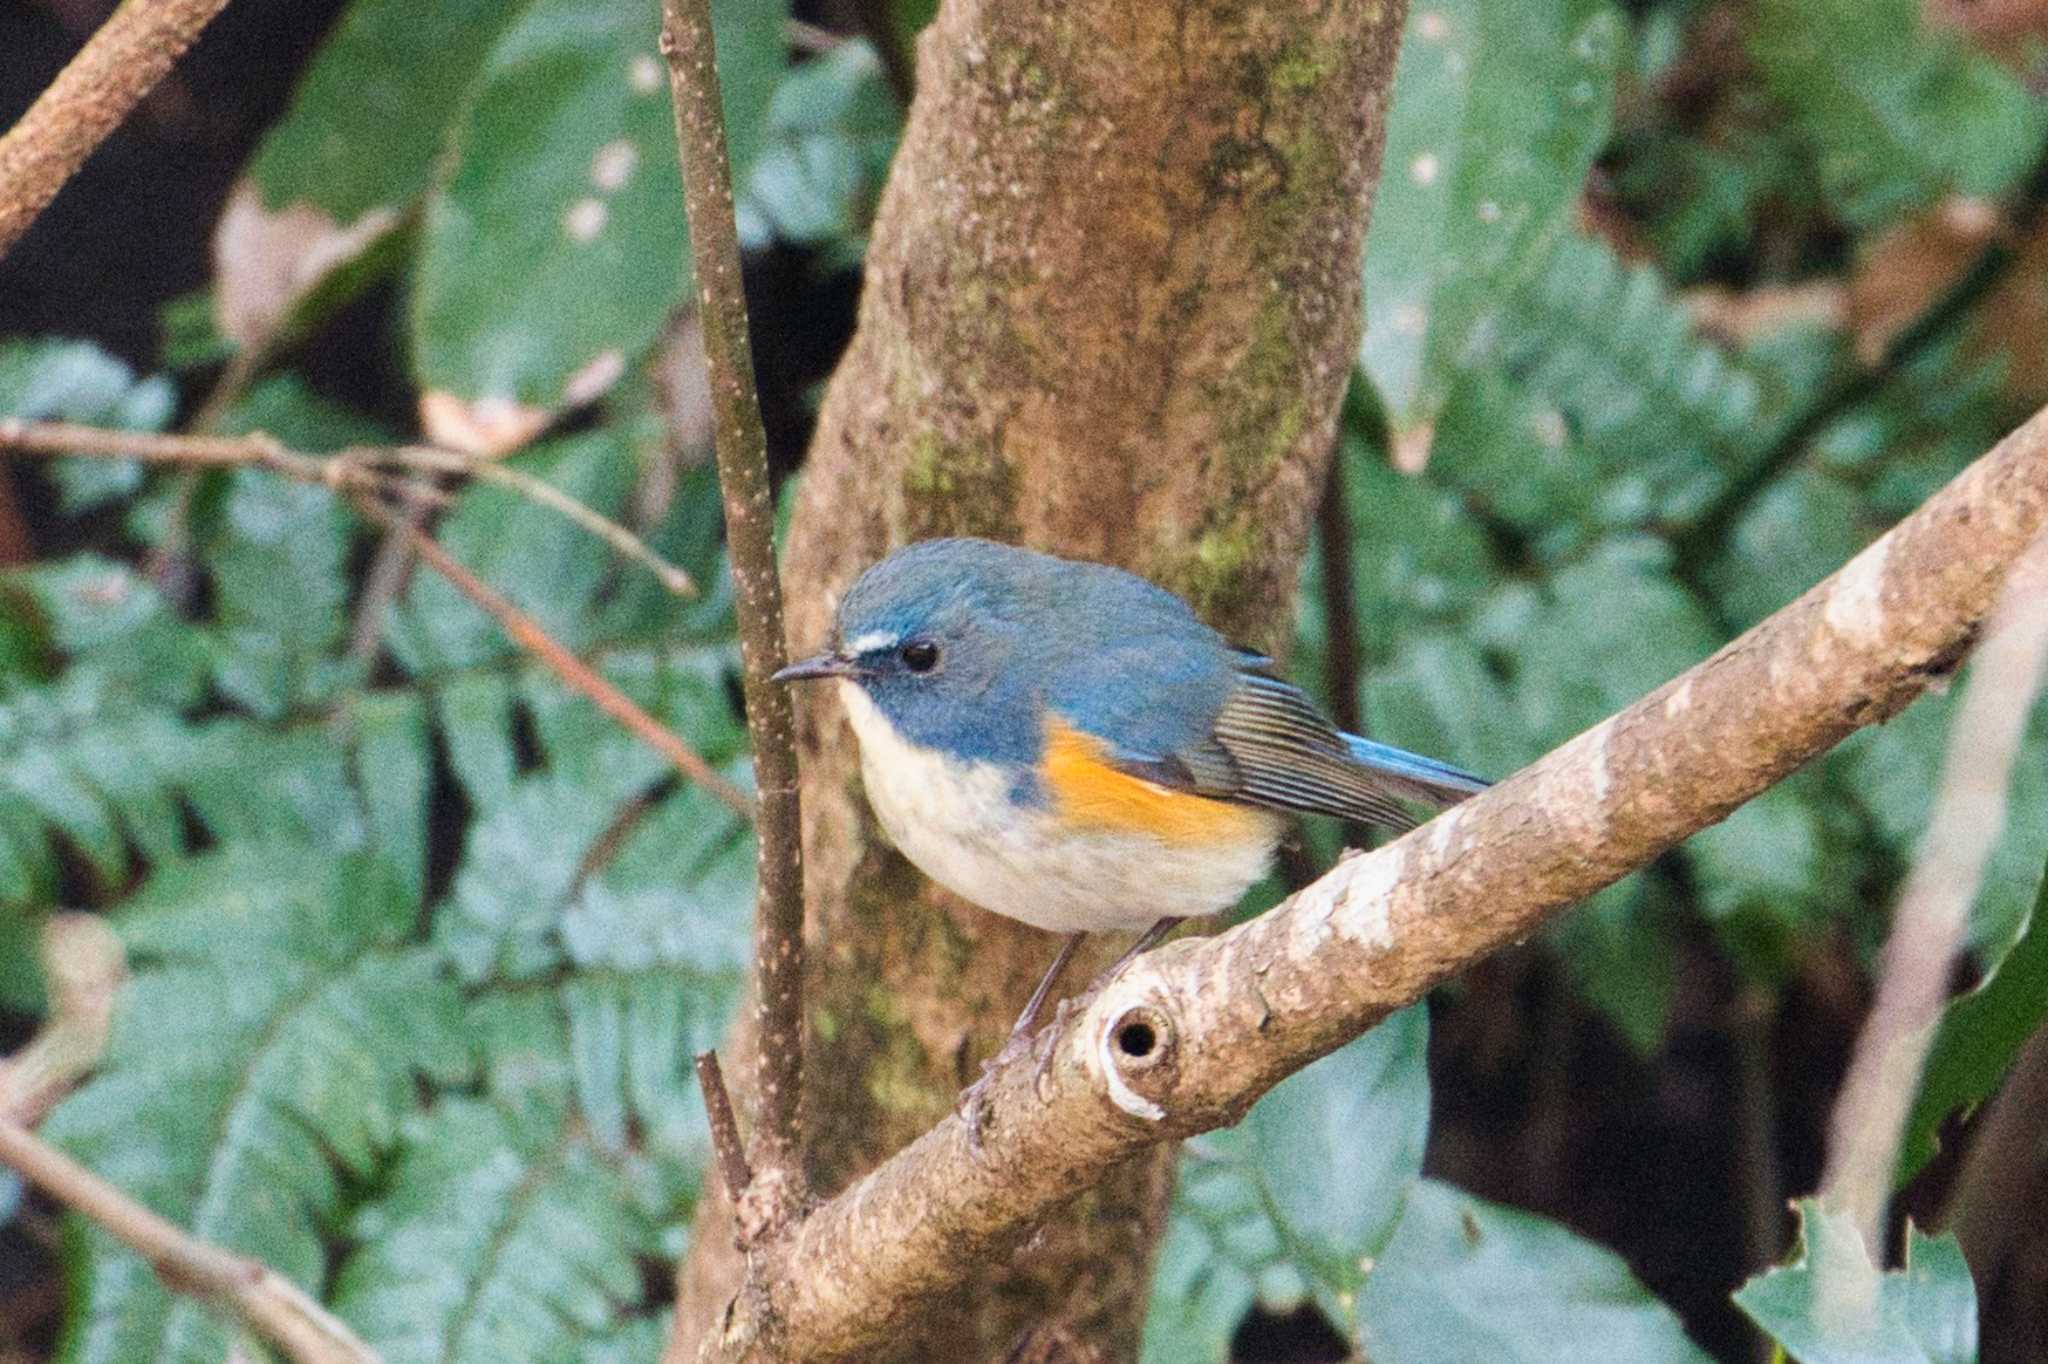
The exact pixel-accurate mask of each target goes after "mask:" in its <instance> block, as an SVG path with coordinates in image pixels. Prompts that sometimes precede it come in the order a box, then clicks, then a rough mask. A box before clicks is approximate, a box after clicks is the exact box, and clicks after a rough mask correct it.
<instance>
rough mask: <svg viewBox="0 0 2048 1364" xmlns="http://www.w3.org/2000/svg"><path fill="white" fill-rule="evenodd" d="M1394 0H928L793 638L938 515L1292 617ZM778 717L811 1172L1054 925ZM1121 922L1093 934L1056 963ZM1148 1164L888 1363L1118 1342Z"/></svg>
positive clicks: (727, 1258)
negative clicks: (794, 820) (924, 833)
mask: <svg viewBox="0 0 2048 1364" xmlns="http://www.w3.org/2000/svg"><path fill="white" fill-rule="evenodd" d="M1404 12H1405V6H1404V5H1402V4H1400V3H1393V4H1378V3H1372V2H1371V0H1335V2H1334V3H1331V4H1328V5H1324V6H1319V7H1305V6H1303V7H1296V6H1258V5H1249V4H1241V3H1206V4H1205V3H1182V4H1164V5H1149V4H1138V5H1130V4H1123V3H1118V2H1117V0H1076V3H1071V4H1059V5H1030V4H1022V3H1015V2H1014V0H946V3H945V4H944V5H943V6H942V8H941V11H940V13H939V15H938V17H937V19H936V20H935V21H934V23H933V24H932V26H931V27H930V29H929V30H927V32H926V33H925V34H924V35H923V37H922V38H921V39H920V40H919V44H918V68H917V76H918V94H917V98H916V100H915V101H914V103H913V107H912V110H911V114H910V120H909V126H908V128H907V129H906V132H905V136H904V139H903V143H902V147H901V150H900V151H899V153H898V155H897V160H896V164H895V166H894V167H893V168H892V171H891V174H890V180H889V184H888V187H887V189H886V191H885V193H884V196H883V199H882V203H881V206H880V209H879V212H878V217H877V222H876V227H875V232H874V236H873V240H872V244H871V246H870V249H869V256H868V261H867V268H866V278H865V287H864V292H863V296H862V302H861V312H860V320H859V326H858V329H857V331H856V335H855V337H854V341H853V344H852V347H851V348H850V350H849V352H848V354H847V356H846V357H845V359H844V360H843V361H842V363H841V365H840V367H839V369H838V371H837V372H836V374H835V376H834V378H833V380H832V383H831V385H830V387H829V389H828V391H827V396H826V400H825V405H824V409H823V412H822V414H821V418H820V423H819V429H818V434H817V437H816V439H815V441H814V443H813V445H812V449H811V453H810V458H809V462H808V464H807V466H806V469H805V472H804V475H803V486H802V488H801V490H800V492H799V497H798V503H797V509H796V514H795V520H794V524H793V528H792V532H791V543H790V546H789V551H788V556H787V568H786V577H787V580H788V582H789V584H790V601H791V611H790V621H791V625H790V629H791V634H792V644H793V646H795V647H797V648H806V647H810V646H813V645H815V644H816V642H817V641H818V640H819V639H821V638H822V637H823V636H824V634H825V631H826V629H827V626H828V623H829V619H830V611H831V607H832V604H833V603H834V602H835V601H836V600H837V598H838V595H839V594H840V592H842V591H843V590H844V588H845V586H846V585H847V583H849V582H850V581H851V580H852V578H853V577H854V575H856V574H857V573H858V572H859V571H860V570H861V569H862V568H863V567H865V566H866V565H867V564H869V563H871V562H873V561H874V560H875V559H877V558H879V557H880V556H881V555H882V554H884V553H885V552H887V550H888V549H890V548H891V547H893V546H895V545H897V544H901V543H903V542H905V541H907V540H911V539H918V538H923V537H927V536H932V535H940V534H961V533H967V534H982V535H991V536H996V537H1000V538H1003V539H1008V540H1013V541H1017V542H1020V543H1024V544H1029V545H1033V546H1036V547H1040V548H1044V549H1049V550H1054V551H1057V552H1060V553H1064V554H1068V555H1073V556H1079V557H1086V558H1093V559H1100V560H1104V561H1108V562H1112V563H1118V564H1121V565H1124V566H1126V567H1129V568H1132V569H1134V570H1136V571H1138V572H1141V573H1144V574H1146V575H1147V576H1149V577H1151V578H1153V579H1154V580H1156V581H1158V582H1160V583H1162V584H1164V585H1166V586H1167V587H1170V588H1172V589H1174V590H1176V591H1179V592H1182V593H1183V594H1185V595H1187V596H1188V597H1189V599H1190V600H1191V601H1193V602H1194V603H1195V605H1196V608H1197V610H1198V611H1200V612H1201V614H1202V615H1203V616H1204V618H1205V619H1207V620H1209V621H1210V622H1211V623H1212V624H1214V625H1216V626H1217V627H1218V628H1220V629H1222V630H1224V631H1226V632H1227V633H1229V634H1231V635H1233V636H1234V637H1237V638H1240V639H1243V640H1245V641H1246V642H1248V643H1251V644H1255V645H1259V646H1262V647H1272V646H1274V645H1276V644H1278V643H1279V642H1280V635H1281V633H1282V632H1283V631H1284V628H1285V623H1286V621H1287V619H1288V608H1289V605H1290V603H1291V600H1292V595H1293V585H1294V582H1295V580H1296V576H1297V573H1298V568H1299V561H1300V555H1301V552H1302V549H1303V546H1304V544H1305V542H1306V538H1307V531H1308V525H1309V520H1310V517H1311V514H1312V508H1313V501H1314V498H1315V496H1316V494H1317V491H1318V490H1319V489H1320V488H1321V486H1322V483H1323V479H1324V476H1325V472H1326V469H1327V462H1328V459H1329V454H1330V448H1331V439H1332V433H1333V430H1334V426H1335V422H1336V417H1337V412H1338V407H1339V404H1340V401H1341V398H1342V394H1343V388H1344V384H1345V382H1346V379H1347V377H1348V375H1349V373H1350V369H1351V361H1352V356H1353V355H1355V354H1356V349H1357V342H1358V328H1359V318H1360V308H1359V296H1358V291H1359V268H1358V267H1359V260H1360V253H1361V250H1362V245H1363V240H1364V232H1365V224H1366V215H1367V211H1368V208H1369V204H1370V194H1371V184H1372V180H1373V178H1374V176H1375V175H1376V173H1377V169H1378V164H1379V156H1380V147H1381V141H1382V113H1383V108H1384V103H1385V95H1386V91H1387V88H1388V86H1389V84H1390V83H1391V80H1392V77H1393V69H1394V58H1395V54H1396V50H1397V46H1398V42H1399V35H1400V28H1401V22H1402V18H1403V15H1404ZM799 744H800V750H801V753H802V757H803V761H804V767H805V856H806V864H807V867H808V872H809V885H808V889H807V900H808V904H809V920H810V921H809V930H808V936H809V938H810V941H811V944H812V955H811V961H812V972H811V978H810V981H809V986H808V991H809V993H808V997H807V1007H808V1008H809V1010H810V1013H811V1016H812V1018H813V1019H814V1020H817V1021H818V1023H819V1026H815V1027H813V1029H812V1047H813V1050H814V1053H815V1054H814V1055H813V1056H812V1057H811V1058H810V1062H809V1064H808V1065H807V1067H806V1074H807V1076H808V1077H809V1083H810V1091H809V1093H808V1094H807V1096H806V1112H807V1115H808V1122H809V1131H810V1135H811V1147H812V1152H811V1166H812V1172H813V1176H814V1180H815V1182H816V1186H817V1188H818V1190H819V1192H820V1193H821V1194H824V1195H829V1194H831V1193H832V1192H833V1191H835V1190H837V1189H838V1188H840V1187H842V1186H843V1185H844V1184H845V1183H846V1182H847V1181H848V1180H849V1179H850V1178H852V1177H853V1176H854V1175H856V1174H858V1173H859V1172H861V1171H863V1170H865V1169H867V1168H869V1167H871V1166H872V1165H874V1164H875V1163H876V1162H878V1161H879V1160H880V1159H881V1158H882V1157H883V1156H885V1155H887V1154H888V1153H889V1152H891V1151H893V1150H895V1149H896V1148H898V1147H900V1146H902V1145H903V1144H904V1143H906V1142H907V1141H909V1140H910V1139H911V1138H913V1137H914V1136H916V1135H917V1134H918V1133H919V1132H921V1131H923V1130H924V1129H925V1128H927V1127H928V1126H930V1125H931V1123H932V1121H933V1120H934V1119H935V1118H937V1117H939V1116H941V1115H943V1114H944V1113H945V1112H946V1111H947V1109H948V1107H949V1106H950V1105H951V1103H952V1102H953V1098H954V1096H955V1094H956V1093H957V1092H958V1090H959V1088H960V1086H961V1085H962V1084H963V1083H965V1082H966V1081H967V1080H968V1079H970V1078H971V1077H972V1076H973V1075H974V1074H975V1073H976V1072H977V1070H978V1065H979V1061H980V1060H981V1058H982V1057H984V1056H986V1055H988V1054H989V1053H990V1052H991V1051H992V1050H993V1049H994V1047H995V1045H996V1044H997V1043H998V1042H999V1041H1000V1040H1001V1035H1002V1033H1003V1031H1004V1029H1005V1027H1006V1026H1007V1023H1008V1020H1009V1019H1010V1018H1011V1016H1012V1015H1013V1014H1014V1013H1015V1011H1016V1009H1017V1007H1018V1006H1019V1005H1020V1004H1021V1002H1022V1000H1023V998H1024V996H1025V995H1026V994H1027V993H1028V992H1029V991H1030V989H1031V986H1032V985H1033V983H1034V982H1035V981H1036V979H1037V976H1038V974H1039V973H1040V971H1042V969H1043V968H1044V966H1045V964H1046V963H1047V962H1048V961H1049V960H1050V957H1051V954H1052V951H1053V949H1054V945H1055V944H1054V940H1053V939H1052V938H1051V937H1049V936H1048V935H1045V934H1042V933H1038V932H1036V931H1034V930H1031V929H1028V928H1024V927H1022V926H1020V925H1016V924H1012V923H1010V922H1008V921H1006V920H1002V919H998V918H996V917H995V916H992V915H989V914H987V913H985V912H983V911H981V910H979V909H976V908H973V907H971V906H968V905H964V904H962V903H960V902H958V901H956V900H952V899H950V898H949V897H946V896H944V895H942V894H940V893H938V892H937V891H935V890H933V889H932V888H930V887H929V886H928V885H927V884H926V883H925V882H924V881H923V879H922V878H921V877H919V876H918V875H917V874H916V873H915V872H914V871H913V870H911V869H910V868H909V867H908V866H907V865H906V864H905V863H904V862H903V861H902V859H901V858H900V857H899V856H898V855H897V854H896V853H895V852H894V851H893V850H892V849H891V848H890V847H889V846H888V844H887V841H886V839H885V838H884V837H883V835H882V834H881V833H880V831H879V830H878V828H877V827H876V826H875V824H874V822H873V819H872V817H871V816H870V815H869V814H868V812H867V809H866V806H865V804H864V802H863V801H862V799H861V794H860V782H859V776H858V762H857V755H856V754H855V751H854V748H853V744H852V739H851V736H850V735H849V734H848V732H847V731H846V729H845V726H844V723H843V721H842V719H841V717H840V714H839V710H838V706H837V702H836V700H835V699H834V698H833V697H832V696H831V694H830V693H829V692H823V691H821V692H819V693H817V694H814V695H812V696H810V697H808V698H806V704H805V705H804V706H803V707H802V710H801V713H800V716H799ZM1121 946H1122V944H1121V943H1119V942H1116V941H1105V942H1100V943H1096V944H1094V951H1093V953H1092V955H1084V957H1083V958H1082V959H1081V960H1080V961H1079V962H1077V964H1076V966H1075V968H1074V971H1073V974H1072V975H1071V976H1070V979H1069V983H1070V985H1072V984H1074V983H1078V982H1079V981H1081V980H1083V979H1085V977H1086V975H1087V974H1088V973H1090V972H1093V971H1097V970H1100V969H1101V967H1102V966H1103V965H1104V964H1105V963H1106V961H1107V960H1108V957H1109V955H1110V954H1112V953H1113V952H1115V951H1117V950H1120V948H1121ZM740 1041H741V1043H742V1045H744V1042H745V1039H740ZM1171 1159H1172V1155H1171V1152H1170V1151H1168V1150H1162V1151H1159V1152H1157V1153H1154V1154H1153V1155H1151V1156H1148V1157H1146V1158H1142V1159H1140V1160H1138V1161H1137V1162H1135V1163H1134V1164H1133V1165H1131V1166H1129V1167H1126V1168H1125V1169H1124V1170H1122V1171H1120V1172H1119V1173H1118V1174H1117V1175H1115V1176H1113V1177H1112V1178H1110V1179H1109V1180H1107V1181H1105V1182H1104V1183H1103V1184H1102V1185H1100V1186H1098V1187H1097V1188H1096V1189H1094V1190H1092V1191H1090V1192H1089V1193H1087V1194H1086V1195H1085V1196H1084V1197H1082V1198H1079V1199H1077V1200H1076V1202H1075V1203H1074V1204H1073V1205H1071V1206H1070V1208H1069V1209H1068V1210H1067V1212H1066V1213H1065V1215H1064V1216H1062V1217H1061V1218H1059V1219H1056V1221H1055V1222H1054V1223H1053V1224H1051V1225H1048V1226H1046V1227H1044V1228H1042V1229H1041V1230H1040V1231H1039V1232H1038V1233H1037V1234H1036V1235H1035V1236H1034V1238H1033V1239H1032V1242H1031V1245H1030V1250H1029V1253H1028V1254H1026V1255H1021V1256H1019V1257H1017V1265H1018V1267H1017V1268H1016V1269H1015V1270H1013V1271H1012V1272H1011V1273H1010V1274H1008V1275H1006V1276H1003V1277H1001V1278H999V1279H990V1280H988V1281H985V1282H983V1283H981V1284H979V1285H977V1289H976V1292H975V1293H974V1294H973V1295H972V1297H971V1298H970V1299H968V1300H965V1301H962V1302H960V1303H958V1304H957V1306H956V1308H955V1310H953V1311H950V1312H948V1313H947V1314H945V1317H944V1319H943V1320H940V1319H934V1320H932V1321H929V1322H926V1323H923V1324H921V1326H920V1327H919V1329H917V1330H916V1331H913V1332H909V1333H906V1334H904V1335H903V1336H902V1337H901V1338H900V1339H899V1340H898V1341H897V1343H896V1344H895V1345H894V1346H893V1347H892V1348H891V1350H890V1351H889V1352H888V1353H887V1356H886V1357H888V1358H895V1359H904V1360H930V1359H959V1360H979V1359H988V1358H1000V1357H1002V1355H1003V1353H1004V1352H1005V1351H1006V1350H1007V1349H1008V1348H1010V1347H1011V1346H1012V1345H1013V1344H1014V1343H1015V1342H1016V1341H1017V1340H1018V1338H1019V1337H1020V1335H1021V1334H1022V1333H1023V1332H1025V1331H1027V1330H1029V1329H1033V1328H1044V1327H1047V1326H1054V1325H1057V1326H1059V1327H1062V1328H1064V1329H1066V1330H1067V1331H1069V1333H1070V1334H1072V1335H1073V1336H1074V1337H1075V1338H1078V1339H1081V1340H1085V1341H1087V1342H1089V1343H1090V1345H1091V1346H1093V1347H1094V1348H1097V1349H1099V1350H1101V1351H1103V1352H1104V1357H1105V1358H1110V1359H1118V1358H1129V1357H1131V1356H1133V1355H1134V1354H1135V1342H1136V1338H1137V1332H1138V1329H1139V1326H1140V1324H1141V1314H1142V1311H1143V1307H1144V1302H1145V1296H1146V1287H1147V1282H1148V1279H1149V1270H1150V1251H1151V1247H1152V1244H1153V1242H1154V1240H1155V1239H1156V1236H1157V1232H1158V1230H1159V1227H1160V1224H1161V1220H1162V1218H1163V1212H1164V1205H1165V1199H1166V1195H1167V1192H1168V1189H1169V1187H1170V1161H1171ZM723 1216H724V1213H723V1210H722V1209H719V1208H716V1207H707V1209H706V1211H705V1212H704V1213H703V1214H702V1219H718V1218H721V1217H723ZM700 1223H701V1225H700V1235H699V1236H698V1237H697V1238H696V1241H695V1245H696V1247H697V1249H696V1250H695V1252H694V1253H693V1260H692V1263H691V1264H690V1265H689V1266H688V1268H687V1269H686V1272H685V1274H684V1276H683V1286H684V1295H683V1301H682V1303H681V1310H682V1311H683V1312H684V1313H685V1314H686V1318H687V1319H689V1320H694V1321H697V1322H702V1323H706V1324H708V1323H710V1322H711V1321H713V1320H714V1319H715V1318H716V1315H717V1314H718V1313H719V1312H720V1310H721V1309H722V1308H723V1306H724V1304H725V1301H726V1300H727V1299H728V1298H729V1297H730V1296H731V1295H732V1293H733V1292H734V1291H735V1289H736V1287H737V1284H738V1281H739V1280H738V1273H739V1268H738V1264H737V1260H736V1257H735V1256H733V1254H732V1253H731V1251H730V1249H729V1247H730V1237H729V1236H728V1235H727V1233H726V1230H725V1228H724V1227H723V1226H722V1225H720V1224H718V1223H717V1222H716V1221H702V1220H701V1219H700Z"/></svg>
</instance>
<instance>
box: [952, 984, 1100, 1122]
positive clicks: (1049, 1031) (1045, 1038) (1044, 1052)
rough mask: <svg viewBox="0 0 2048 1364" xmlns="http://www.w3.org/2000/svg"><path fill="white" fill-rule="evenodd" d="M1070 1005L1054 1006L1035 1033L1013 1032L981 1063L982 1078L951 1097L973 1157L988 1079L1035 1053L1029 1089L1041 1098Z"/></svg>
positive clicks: (985, 1104) (985, 1113)
mask: <svg viewBox="0 0 2048 1364" xmlns="http://www.w3.org/2000/svg"><path fill="white" fill-rule="evenodd" d="M1071 1006H1072V1001H1071V1000H1065V999H1063V1000H1061V1001H1060V1002H1059V1004H1058V1005H1057V1006H1056V1007H1055V1008H1054V1009H1053V1015H1052V1020H1051V1021H1050V1022H1048V1023H1047V1024H1046V1025H1045V1026H1044V1027H1042V1028H1039V1029H1037V1030H1036V1031H1034V1032H1012V1033H1011V1034H1010V1037H1009V1040H1008V1041H1006V1042H1004V1043H1003V1045H1002V1049H1001V1050H999V1051H998V1052H996V1054H995V1055H994V1056H991V1057H989V1058H988V1059H987V1060H986V1061H983V1062H982V1063H981V1078H980V1079H978V1080H976V1081H975V1082H974V1083H973V1084H971V1085H969V1086H967V1088H965V1089H963V1090H961V1091H960V1097H959V1098H958V1099H956V1100H954V1103H953V1109H954V1111H955V1112H956V1113H958V1114H959V1115H960V1121H961V1123H962V1124H963V1125H964V1126H965V1127H966V1128H967V1150H968V1152H969V1153H970V1154H972V1155H973V1156H974V1158H975V1159H976V1160H979V1159H981V1131H982V1126H983V1123H984V1122H985V1121H986V1119H987V1117H988V1091H989V1084H990V1081H992V1080H993V1079H994V1078H995V1073H996V1072H997V1071H999V1070H1001V1069H1002V1068H1003V1067H1004V1066H1007V1065H1011V1064H1013V1063H1015V1062H1018V1061H1021V1060H1023V1059H1024V1058H1025V1057H1027V1056H1035V1057H1036V1058H1037V1061H1038V1064H1037V1065H1036V1066H1035V1067H1034V1068H1033V1070H1032V1073H1031V1088H1032V1091H1033V1092H1034V1093H1036V1094H1038V1095H1039V1096H1040V1098H1041V1100H1042V1099H1043V1097H1044V1086H1045V1081H1046V1077H1047V1076H1049V1075H1050V1074H1051V1073H1052V1059H1053V1057H1054V1056H1055V1055H1057V1054H1058V1052H1059V1037H1060V1033H1061V1032H1062V1031H1064V1030H1065V1028H1066V1023H1067V1013H1068V1010H1069V1009H1070V1008H1071Z"/></svg>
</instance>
